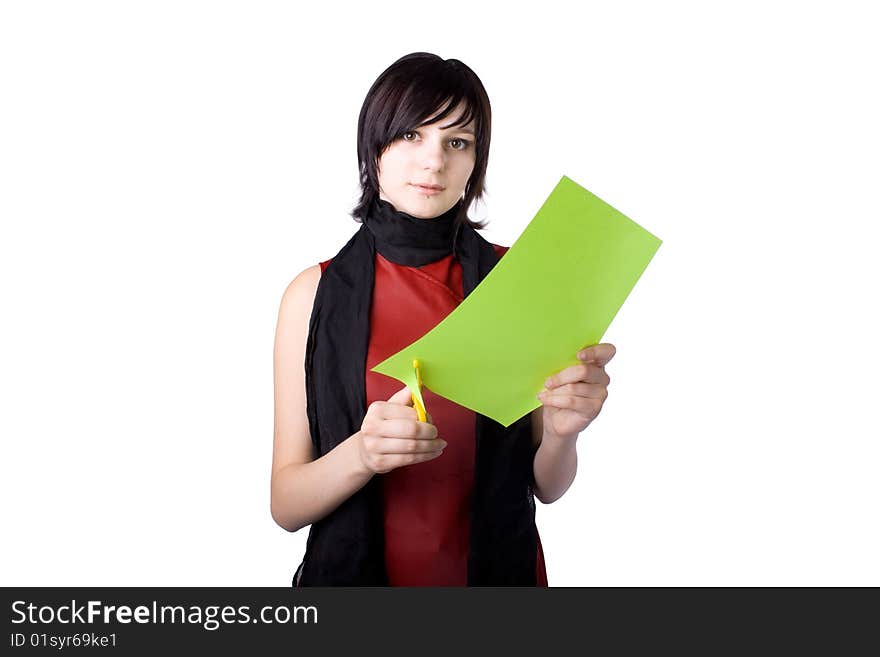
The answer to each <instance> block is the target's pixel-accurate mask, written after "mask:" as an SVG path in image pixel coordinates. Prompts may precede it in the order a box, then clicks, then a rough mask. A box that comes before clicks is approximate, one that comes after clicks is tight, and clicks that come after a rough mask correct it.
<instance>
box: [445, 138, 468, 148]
mask: <svg viewBox="0 0 880 657" xmlns="http://www.w3.org/2000/svg"><path fill="white" fill-rule="evenodd" d="M454 142H458V143H460V144H461V146H453V147H452V148H454V149H455V150H457V151H463V150H467V149H468V147H470V145H471V142H470V141H468V140H467V139H462V138H461V137H453V138H452V139H450V140H449V143H450V144H452V143H454Z"/></svg>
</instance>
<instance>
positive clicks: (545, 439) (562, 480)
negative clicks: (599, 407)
mask: <svg viewBox="0 0 880 657" xmlns="http://www.w3.org/2000/svg"><path fill="white" fill-rule="evenodd" d="M543 416H544V407H543V406H540V407H538V408H537V409H535V410H534V411H532V439H533V441H534V443H535V444H537V445H538V451H537V452H536V453H535V461H534V466H533V467H534V473H535V486H534V491H535V497H537V498H538V499H539V500H540V501H541V502H542V503H544V504H551V503H553V502H555V501H556V500H558V499H559V498H560V497H562V496H563V495H564V494H565V492H566V491H567V490H568V489H569V487H570V486H571V484H572V482H573V481H574V478H575V475H576V474H577V449H576V443H577V438H576V437H575V438H570V437H564V438H562V437H559V436H556V435H553V434H552V433H549V432H547V431H545V430H544V421H543Z"/></svg>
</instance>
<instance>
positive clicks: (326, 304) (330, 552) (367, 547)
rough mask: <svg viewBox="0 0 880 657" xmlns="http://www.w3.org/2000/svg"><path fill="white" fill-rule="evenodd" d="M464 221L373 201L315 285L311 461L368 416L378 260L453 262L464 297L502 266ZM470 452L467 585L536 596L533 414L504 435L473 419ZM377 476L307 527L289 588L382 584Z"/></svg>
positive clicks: (494, 425) (309, 381) (309, 386)
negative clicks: (524, 590)
mask: <svg viewBox="0 0 880 657" xmlns="http://www.w3.org/2000/svg"><path fill="white" fill-rule="evenodd" d="M461 211H462V208H461V202H459V204H457V205H456V206H454V207H453V208H451V209H450V210H449V211H447V212H445V213H444V214H442V215H440V216H439V217H435V218H433V219H419V218H417V217H413V216H411V215H408V214H406V213H404V212H400V211H398V210H396V209H395V208H394V206H393V205H391V204H390V203H388V202H387V201H384V200H378V201H377V202H375V203H374V204H373V205H372V207H371V209H370V211H369V212H368V216H367V218H366V220H365V221H364V223H363V224H362V225H361V227H360V229H359V230H358V231H357V232H356V233H355V234H354V236H353V237H352V238H351V239H350V240H349V241H348V243H347V244H346V245H345V246H344V247H342V249H341V250H340V251H339V253H338V254H336V256H335V257H334V258H333V260H332V262H331V263H330V264H329V265H328V266H327V269H326V270H325V271H324V273H323V275H322V276H321V279H320V281H319V283H318V289H317V292H316V295H315V301H314V306H313V308H312V315H311V320H310V322H309V337H308V342H307V345H306V358H305V375H306V396H307V404H306V410H307V414H308V419H309V428H310V431H311V437H312V443H313V445H314V448H315V456H316V458H319V457H321V456H323V455H324V454H327V453H328V452H329V451H330V450H332V449H333V448H335V447H336V446H337V445H339V444H340V443H341V442H343V441H344V440H346V439H348V438H349V437H350V436H352V435H353V434H355V433H356V432H357V431H359V430H360V427H361V423H362V422H363V419H364V416H365V415H366V408H367V402H366V381H365V370H366V361H367V347H368V345H369V338H370V336H369V332H370V304H371V302H372V292H373V279H374V273H375V253H376V251H377V250H378V252H379V253H380V254H382V256H383V257H385V258H387V259H388V260H390V261H392V262H394V263H396V264H400V265H405V266H420V265H424V264H427V263H430V262H434V261H436V260H439V259H440V258H443V257H445V256H447V255H449V253H451V252H454V253H455V256H456V257H457V259H458V261H459V262H460V263H461V267H462V283H463V288H464V295H465V297H466V296H467V295H468V294H470V293H471V292H472V291H473V289H474V288H475V287H476V286H477V285H478V283H479V282H480V281H481V280H483V278H485V276H486V274H488V273H489V272H490V271H491V270H492V268H493V267H494V266H495V264H496V263H497V261H498V257H497V255H496V254H495V250H494V249H493V247H492V245H491V244H490V243H489V242H487V241H486V240H485V239H484V238H483V237H482V236H481V235H479V234H478V233H477V231H476V230H474V229H473V228H472V227H471V226H470V225H468V224H465V223H463V222H462V221H460V220H459V217H458V215H459V214H460V213H461ZM475 450H476V451H475V466H474V488H473V496H472V500H471V519H470V547H469V552H468V585H469V586H504V585H515V586H534V585H535V583H536V572H535V570H536V559H537V529H536V527H535V503H534V497H533V493H532V484H533V460H534V454H535V451H534V448H533V447H532V440H531V418H530V414H527V415H525V416H524V417H522V418H520V419H519V420H518V421H516V422H514V423H513V424H511V425H510V427H507V428H505V427H504V426H503V425H501V424H499V423H498V422H496V421H495V420H492V419H491V418H488V417H485V416H484V415H481V414H479V413H477V414H476V445H475ZM380 476H381V475H375V476H373V478H372V479H370V481H369V482H367V484H366V485H365V486H364V487H363V488H361V489H360V490H358V491H357V492H356V493H355V494H354V495H352V496H351V497H350V498H348V499H347V500H346V501H344V502H343V503H342V504H341V505H340V506H339V507H337V508H336V509H335V510H334V511H332V512H331V513H330V514H329V515H327V516H326V517H324V518H322V519H320V520H318V521H317V522H315V523H313V524H312V526H311V529H310V530H309V537H308V541H307V544H306V552H305V556H304V557H303V561H302V563H301V564H300V566H299V568H298V569H297V572H296V574H295V575H294V582H293V583H294V585H295V586H387V585H388V580H387V575H386V572H385V552H384V549H385V546H384V527H383V513H382V503H383V502H382V495H381V481H380V480H379V477H380Z"/></svg>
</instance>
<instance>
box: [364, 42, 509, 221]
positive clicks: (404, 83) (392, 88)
mask: <svg viewBox="0 0 880 657" xmlns="http://www.w3.org/2000/svg"><path fill="white" fill-rule="evenodd" d="M461 101H464V104H465V110H464V113H463V114H462V116H461V119H460V120H459V121H457V122H456V123H454V124H452V125H465V124H467V123H468V122H470V121H471V120H474V139H475V149H476V158H475V161H474V170H473V171H472V172H471V176H470V178H469V179H468V181H467V184H466V185H465V196H464V202H463V203H461V205H460V210H459V214H458V216H457V217H456V222H458V223H466V224H468V225H469V226H471V227H472V228H485V227H486V222H475V221H471V220H470V218H468V216H467V212H468V209H469V208H470V207H471V204H472V203H473V202H474V201H475V200H480V199H482V198H483V195H484V193H485V191H486V164H487V162H488V159H489V142H490V138H491V135H492V108H491V106H490V104H489V96H488V95H487V94H486V90H485V88H484V87H483V83H482V82H481V81H480V78H478V77H477V75H476V73H474V72H473V71H472V70H471V69H470V68H468V67H467V66H466V65H465V64H463V63H462V62H460V61H459V60H457V59H446V60H444V59H442V58H441V57H439V56H437V55H434V54H431V53H428V52H414V53H411V54H409V55H404V56H403V57H401V58H400V59H398V60H397V61H396V62H394V63H393V64H392V65H391V66H389V67H388V68H387V69H385V71H384V72H383V73H382V74H381V75H380V76H379V77H378V78H377V79H376V81H375V82H374V83H373V86H372V87H370V90H369V92H367V96H366V98H365V99H364V104H363V106H362V107H361V113H360V117H359V118H358V132H357V155H358V170H359V172H360V185H361V198H360V201H359V202H358V204H357V206H356V207H355V208H354V210H352V211H351V216H352V218H353V219H354V220H355V221H357V222H362V221H363V220H364V218H365V217H366V215H367V212H368V211H369V208H370V206H371V205H372V204H373V203H374V202H375V201H376V199H378V198H379V176H378V169H379V158H380V157H381V155H382V153H383V152H384V151H385V149H386V148H387V147H388V146H390V145H391V144H392V143H393V142H394V141H395V140H396V139H399V138H400V137H402V136H403V134H404V133H405V132H407V131H409V130H414V129H416V128H419V127H421V126H423V125H430V124H432V123H437V122H438V121H441V120H443V119H444V118H445V117H447V116H449V114H450V113H451V112H452V111H453V110H454V109H455V108H456V107H458V105H459V103H460V102H461ZM441 108H442V110H443V111H441V112H440V113H439V114H438V115H437V116H436V117H434V119H433V120H432V121H430V122H428V121H427V120H426V119H427V118H428V117H430V116H431V115H432V114H434V113H435V112H437V111H438V110H440V109H441Z"/></svg>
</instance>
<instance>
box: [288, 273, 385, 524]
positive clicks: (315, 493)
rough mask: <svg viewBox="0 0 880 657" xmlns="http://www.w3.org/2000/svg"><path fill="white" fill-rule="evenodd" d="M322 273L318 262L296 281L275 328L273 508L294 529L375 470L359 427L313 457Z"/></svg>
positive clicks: (333, 506)
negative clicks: (313, 322) (309, 368)
mask: <svg viewBox="0 0 880 657" xmlns="http://www.w3.org/2000/svg"><path fill="white" fill-rule="evenodd" d="M320 278H321V268H320V266H319V265H315V266H314V267H310V268H309V269H306V270H305V271H303V272H302V273H301V274H300V275H299V276H297V277H296V278H295V279H294V280H293V282H291V284H290V285H289V286H288V287H287V290H286V291H285V292H284V296H283V297H282V299H281V307H280V309H279V311H278V324H277V327H276V332H275V353H274V372H275V376H274V379H275V438H274V448H273V453H272V486H271V488H272V490H271V512H272V518H273V519H274V520H275V522H276V523H278V525H280V526H281V527H283V528H284V529H286V530H288V531H291V532H295V531H297V530H298V529H301V528H302V527H305V526H307V525H310V524H311V523H313V522H315V521H317V520H320V519H321V518H323V517H324V516H326V515H328V514H329V513H330V512H331V511H333V510H334V509H336V508H337V507H338V506H339V505H340V504H342V502H344V501H345V500H346V499H348V498H349V497H351V496H352V495H353V494H354V493H356V492H357V491H358V490H359V489H360V488H362V487H363V486H364V485H365V484H366V483H367V482H368V481H369V480H370V478H371V477H372V476H373V474H374V473H373V472H372V471H370V470H369V469H367V468H366V467H365V466H364V464H363V462H362V460H361V458H360V456H359V452H358V449H359V447H358V445H357V439H358V437H359V433H360V432H358V433H356V434H354V436H352V437H351V438H349V439H348V440H345V441H343V442H342V443H341V444H339V445H338V446H337V447H336V448H335V449H333V450H332V451H330V452H329V453H327V454H325V455H324V456H322V457H321V458H319V459H317V460H315V459H314V454H313V449H312V441H311V436H310V433H309V421H308V416H307V415H306V390H305V350H306V341H307V339H308V332H309V318H310V316H311V312H312V304H313V303H314V299H315V292H316V290H317V288H318V281H319V280H320ZM352 438H354V440H353V439H352Z"/></svg>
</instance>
